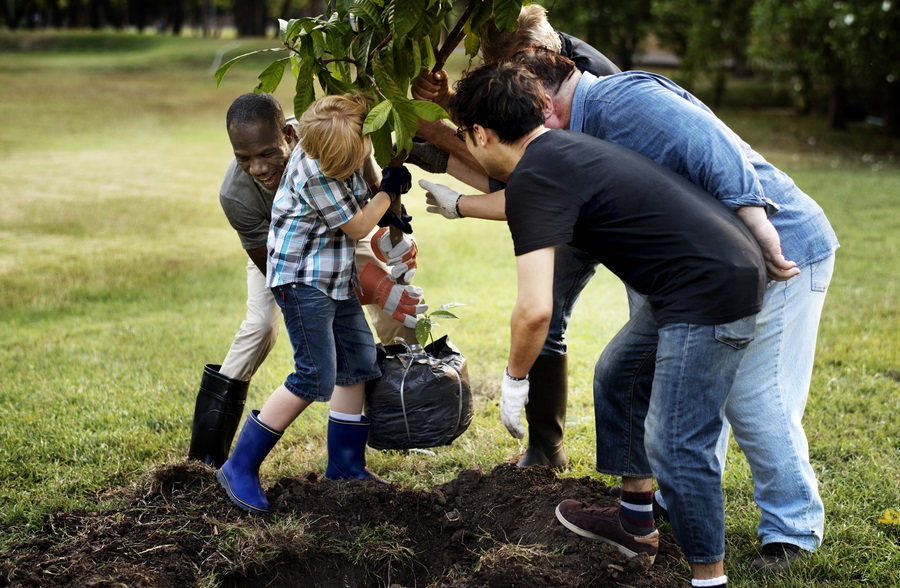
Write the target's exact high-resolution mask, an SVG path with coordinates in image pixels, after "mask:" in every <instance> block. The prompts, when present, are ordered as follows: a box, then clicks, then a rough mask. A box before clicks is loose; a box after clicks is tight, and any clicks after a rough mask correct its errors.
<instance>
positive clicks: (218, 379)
mask: <svg viewBox="0 0 900 588" xmlns="http://www.w3.org/2000/svg"><path fill="white" fill-rule="evenodd" d="M220 367H222V366H219V365H212V364H207V365H206V367H205V368H203V378H202V379H201V380H200V391H199V392H198V393H197V404H196V405H195V407H194V424H193V427H192V428H191V448H190V449H189V450H188V458H189V459H198V460H200V461H202V462H203V463H206V464H209V465H211V466H213V467H214V468H218V467H222V464H223V463H225V460H226V459H228V452H229V451H230V450H231V442H232V441H234V434H235V432H236V431H237V428H238V424H239V423H240V421H241V415H242V414H243V413H244V404H245V403H246V402H247V390H248V389H249V388H250V382H242V381H240V380H232V379H231V378H228V377H226V376H223V375H222V374H220V373H219V368H220Z"/></svg>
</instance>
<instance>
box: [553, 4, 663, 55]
mask: <svg viewBox="0 0 900 588" xmlns="http://www.w3.org/2000/svg"><path fill="white" fill-rule="evenodd" d="M538 3H539V4H541V5H543V6H544V7H545V8H546V9H547V11H548V13H549V20H550V23H551V24H552V25H553V28H555V29H556V30H559V31H563V32H565V33H567V34H569V35H573V36H575V37H578V38H579V39H581V40H583V41H585V42H586V43H588V44H589V45H592V46H593V47H595V48H596V49H598V50H599V51H601V52H603V53H605V54H606V55H607V57H609V58H610V59H612V61H613V62H614V63H615V64H616V65H618V66H619V68H620V69H622V70H623V71H624V70H628V69H632V67H633V65H634V57H635V54H636V53H637V52H638V50H639V48H640V45H641V43H642V42H643V41H644V40H645V39H646V37H647V33H648V31H649V30H650V29H651V25H652V23H653V18H652V14H651V11H650V5H651V0H620V1H619V2H597V0H543V1H542V2H538Z"/></svg>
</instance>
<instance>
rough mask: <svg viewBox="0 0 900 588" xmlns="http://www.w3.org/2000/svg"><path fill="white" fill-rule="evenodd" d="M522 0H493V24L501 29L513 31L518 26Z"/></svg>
mask: <svg viewBox="0 0 900 588" xmlns="http://www.w3.org/2000/svg"><path fill="white" fill-rule="evenodd" d="M521 10H522V0H494V24H495V25H496V26H497V29H499V30H501V31H504V30H505V31H509V32H510V33H512V32H515V30H516V29H517V28H519V12H520V11H521Z"/></svg>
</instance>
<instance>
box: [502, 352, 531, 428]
mask: <svg viewBox="0 0 900 588" xmlns="http://www.w3.org/2000/svg"><path fill="white" fill-rule="evenodd" d="M528 388H529V385H528V378H527V377H526V378H525V379H524V380H514V379H512V377H510V375H509V369H508V368H507V369H505V370H503V386H502V387H501V389H500V422H502V423H503V426H504V427H506V430H507V431H509V434H510V435H512V436H513V437H515V438H516V439H522V438H523V437H525V427H524V426H522V409H523V408H525V405H526V404H528Z"/></svg>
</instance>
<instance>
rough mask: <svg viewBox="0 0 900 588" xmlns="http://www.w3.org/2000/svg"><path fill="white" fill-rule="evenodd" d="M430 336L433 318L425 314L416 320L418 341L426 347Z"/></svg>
mask: <svg viewBox="0 0 900 588" xmlns="http://www.w3.org/2000/svg"><path fill="white" fill-rule="evenodd" d="M429 336H431V319H429V318H428V317H427V316H425V317H422V318H420V319H419V320H418V321H417V322H416V341H418V342H419V345H421V346H422V347H425V346H426V345H427V344H428V337H429Z"/></svg>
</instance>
